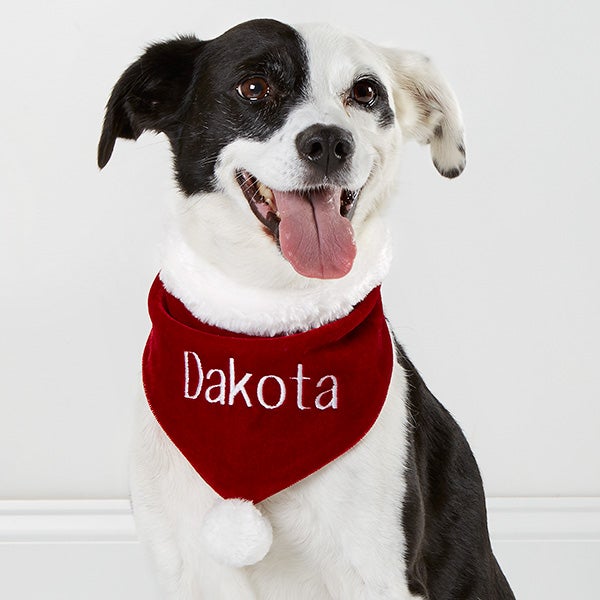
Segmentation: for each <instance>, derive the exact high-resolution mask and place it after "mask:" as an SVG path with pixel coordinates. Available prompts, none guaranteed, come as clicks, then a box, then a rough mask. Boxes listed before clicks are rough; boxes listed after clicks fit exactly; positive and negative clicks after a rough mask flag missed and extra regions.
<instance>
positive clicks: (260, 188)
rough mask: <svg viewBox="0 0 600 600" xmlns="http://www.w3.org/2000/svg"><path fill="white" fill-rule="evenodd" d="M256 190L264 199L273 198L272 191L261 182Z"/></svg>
mask: <svg viewBox="0 0 600 600" xmlns="http://www.w3.org/2000/svg"><path fill="white" fill-rule="evenodd" d="M258 191H259V193H260V195H261V196H262V197H263V198H264V199H265V200H274V199H275V197H274V196H273V191H272V190H271V189H269V188H268V187H267V186H266V185H264V184H263V183H259V184H258Z"/></svg>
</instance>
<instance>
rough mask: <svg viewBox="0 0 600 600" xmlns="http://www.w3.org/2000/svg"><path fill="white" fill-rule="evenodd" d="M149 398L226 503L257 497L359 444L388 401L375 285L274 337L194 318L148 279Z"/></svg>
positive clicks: (384, 335) (389, 354) (387, 343)
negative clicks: (323, 320) (311, 323)
mask: <svg viewBox="0 0 600 600" xmlns="http://www.w3.org/2000/svg"><path fill="white" fill-rule="evenodd" d="M148 305H149V312H150V318H151V320H152V330H151V332H150V336H149V338H148V342H147V344H146V348H145V350H144V357H143V380H144V388H145V391H146V397H147V399H148V403H149V405H150V408H151V409H152V412H153V414H154V416H155V417H156V419H157V421H158V423H159V424H160V426H161V427H162V428H163V430H164V431H165V433H166V434H167V435H168V436H169V438H170V439H171V440H172V441H173V443H174V444H175V445H176V446H177V448H178V449H179V450H180V451H181V452H182V454H183V455H184V456H185V457H186V458H187V460H188V461H189V462H190V463H191V465H192V466H193V467H194V469H195V470H196V471H197V472H198V473H199V475H200V476H201V477H202V478H203V479H204V481H206V482H207V483H208V484H209V485H210V486H211V487H212V488H213V489H214V490H215V491H216V492H217V493H218V494H219V495H221V496H222V497H223V498H243V499H246V500H251V501H253V502H260V501H262V500H264V499H266V498H268V497H269V496H271V495H273V494H276V493H277V492H279V491H281V490H283V489H285V488H286V487H288V486H290V485H292V484H294V483H296V482H298V481H300V480H301V479H303V478H305V477H307V476H309V475H311V474H312V473H314V472H315V471H317V470H319V469H320V468H322V467H323V466H325V465H326V464H328V463H329V462H331V461H333V460H334V459H336V458H337V457H339V456H340V455H342V454H343V453H345V452H347V451H348V450H349V449H351V448H352V447H353V446H354V445H356V444H357V443H358V442H359V441H360V440H361V439H362V438H363V437H364V436H365V434H366V433H367V432H368V431H369V429H370V428H371V427H372V426H373V424H374V423H375V421H376V419H377V417H378V416H379V413H380V411H381V408H382V406H383V403H384V401H385V398H386V395H387V391H388V387H389V383H390V379H391V373H392V365H393V350H392V343H391V339H390V334H389V330H388V327H387V323H386V321H385V317H384V314H383V307H382V302H381V294H380V289H379V287H377V288H375V289H374V290H372V291H371V292H370V293H369V294H368V296H367V297H366V298H365V299H364V300H362V301H361V302H360V303H359V304H358V305H356V306H355V307H354V309H353V310H352V311H351V312H350V314H348V315H347V316H346V317H343V318H342V319H339V320H337V321H334V322H331V323H328V324H326V325H323V326H321V327H318V328H316V329H312V330H309V331H307V332H303V333H297V334H292V335H283V336H278V337H256V336H247V335H243V334H238V333H233V332H230V331H226V330H222V329H219V328H217V327H214V326H211V325H207V324H205V323H203V322H201V321H199V320H198V319H196V318H195V317H194V316H193V315H192V314H191V313H190V312H189V311H188V310H187V309H186V307H185V306H184V305H183V304H182V303H181V302H180V301H179V300H178V299H177V298H175V297H174V296H173V295H171V294H170V293H168V292H167V290H166V289H165V288H164V286H163V284H162V282H161V280H160V277H159V276H158V277H157V278H156V280H155V281H154V283H153V285H152V287H151V289H150V295H149V299H148Z"/></svg>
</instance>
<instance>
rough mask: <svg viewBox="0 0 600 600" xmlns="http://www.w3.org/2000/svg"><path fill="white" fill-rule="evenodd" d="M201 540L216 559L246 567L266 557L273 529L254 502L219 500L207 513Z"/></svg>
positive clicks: (227, 563)
mask: <svg viewBox="0 0 600 600" xmlns="http://www.w3.org/2000/svg"><path fill="white" fill-rule="evenodd" d="M202 541H203V543H204V546H205V548H206V550H207V552H208V553H209V554H210V555H211V556H212V557H213V558H214V559H215V560H216V561H218V562H220V563H222V564H225V565H229V566H232V567H245V566H248V565H253V564H255V563H257V562H259V561H260V560H262V559H263V558H264V557H265V556H266V554H267V552H268V551H269V549H270V548H271V543H272V542H273V530H272V528H271V523H270V522H269V521H268V520H267V519H266V518H265V517H263V516H262V514H261V512H260V511H259V510H258V508H256V506H254V504H252V502H249V501H247V500H240V499H233V500H219V501H217V503H216V504H215V505H214V506H213V507H212V508H211V509H210V510H209V511H208V512H207V513H206V516H205V518H204V523H203V526H202Z"/></svg>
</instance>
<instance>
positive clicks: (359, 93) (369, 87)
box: [350, 79, 377, 106]
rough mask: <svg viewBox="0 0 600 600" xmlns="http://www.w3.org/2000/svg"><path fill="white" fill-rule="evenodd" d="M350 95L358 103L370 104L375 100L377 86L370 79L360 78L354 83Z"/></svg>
mask: <svg viewBox="0 0 600 600" xmlns="http://www.w3.org/2000/svg"><path fill="white" fill-rule="evenodd" d="M350 97H351V98H352V100H354V101H355V102H358V104H362V105H363V106H371V105H372V104H373V103H374V102H375V100H377V87H376V86H375V84H374V83H373V82H372V81H371V80H370V79H360V80H359V81H357V82H356V83H355V84H354V87H353V88H352V92H351V93H350Z"/></svg>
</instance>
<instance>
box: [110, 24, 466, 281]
mask: <svg viewBox="0 0 600 600" xmlns="http://www.w3.org/2000/svg"><path fill="white" fill-rule="evenodd" d="M145 130H153V131H156V132H162V133H164V134H166V136H167V137H168V138H169V140H170V143H171V146H172V149H173V157H174V165H175V173H176V178H177V181H178V184H179V187H180V189H181V190H182V192H183V193H184V195H185V196H187V197H191V196H195V197H198V198H197V202H198V204H200V203H203V202H204V203H206V207H207V208H206V211H205V213H204V214H205V215H207V218H208V219H211V218H212V219H214V218H215V217H214V213H215V211H216V212H219V213H220V215H221V216H220V217H219V219H220V222H223V221H226V220H227V221H235V227H234V229H235V231H236V235H240V234H241V235H242V236H248V237H255V236H260V237H261V238H264V239H268V240H269V241H268V244H269V247H270V250H269V252H271V255H270V257H269V258H268V260H275V259H274V256H275V254H276V255H277V260H279V261H281V260H282V258H281V256H283V258H285V259H286V260H287V262H288V263H289V264H291V265H292V267H293V268H294V270H295V271H296V272H297V273H299V274H301V275H303V276H305V277H312V278H320V279H335V278H341V277H344V276H345V275H347V274H348V273H349V271H350V270H351V269H352V265H353V263H354V259H355V255H356V252H357V240H358V238H359V237H360V231H361V228H362V227H364V226H365V225H364V224H365V223H366V222H368V220H369V217H370V215H372V214H374V213H375V212H376V210H375V209H376V208H377V207H378V206H379V205H380V204H381V203H382V201H383V200H384V199H385V198H386V197H387V195H388V190H387V188H388V187H389V184H390V181H393V179H394V171H395V168H396V163H397V155H398V152H397V149H398V147H399V145H400V144H401V142H402V141H403V140H404V139H409V138H414V139H416V140H418V141H419V142H421V143H428V144H430V147H431V154H432V158H433V162H434V164H435V166H436V168H437V170H438V171H439V172H440V173H441V174H442V175H444V176H446V177H455V176H457V175H458V174H460V173H461V171H462V170H463V168H464V166H465V150H464V143H463V134H462V123H461V117H460V111H459V108H458V105H457V103H456V100H455V98H454V95H453V93H452V91H451V90H450V88H449V87H448V85H447V84H446V83H445V81H444V80H443V78H442V77H441V76H440V75H439V73H438V72H437V71H436V70H435V69H434V67H433V66H432V65H431V63H430V62H429V60H428V59H426V58H425V57H423V56H421V55H419V54H416V53H411V52H404V51H396V50H392V49H384V48H381V47H377V46H375V45H372V44H370V43H367V42H365V41H363V40H360V39H357V38H355V37H352V36H349V35H346V34H343V33H341V32H339V31H337V30H335V29H332V28H331V27H326V26H314V25H311V26H304V27H300V28H296V29H294V28H292V27H289V26H287V25H284V24H282V23H279V22H277V21H271V20H257V21H250V22H248V23H243V24H241V25H238V26H237V27H234V28H233V29H231V30H229V31H227V32H226V33H224V34H223V35H221V36H220V37H218V38H216V39H213V40H210V41H200V40H198V39H196V38H194V37H181V38H178V39H175V40H172V41H168V42H163V43H158V44H154V45H152V46H150V47H149V48H148V49H147V51H146V52H145V54H143V56H141V58H140V59H139V60H137V61H136V62H135V63H134V64H132V65H131V66H130V67H129V68H128V69H127V70H126V71H125V73H123V75H122V76H121V78H120V79H119V81H118V82H117V84H116V85H115V87H114V90H113V92H112V96H111V98H110V100H109V102H108V106H107V111H106V118H105V121H104V128H103V131H102V137H101V140H100V145H99V149H98V163H99V165H100V167H104V166H105V165H106V163H107V162H108V160H109V159H110V157H111V155H112V152H113V148H114V144H115V140H116V139H117V138H119V137H121V138H128V139H137V138H138V137H139V136H140V134H141V133H142V132H143V131H145ZM209 213H210V215H209ZM215 222H216V221H215ZM230 224H231V223H230ZM264 239H263V241H262V242H261V243H263V247H264Z"/></svg>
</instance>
